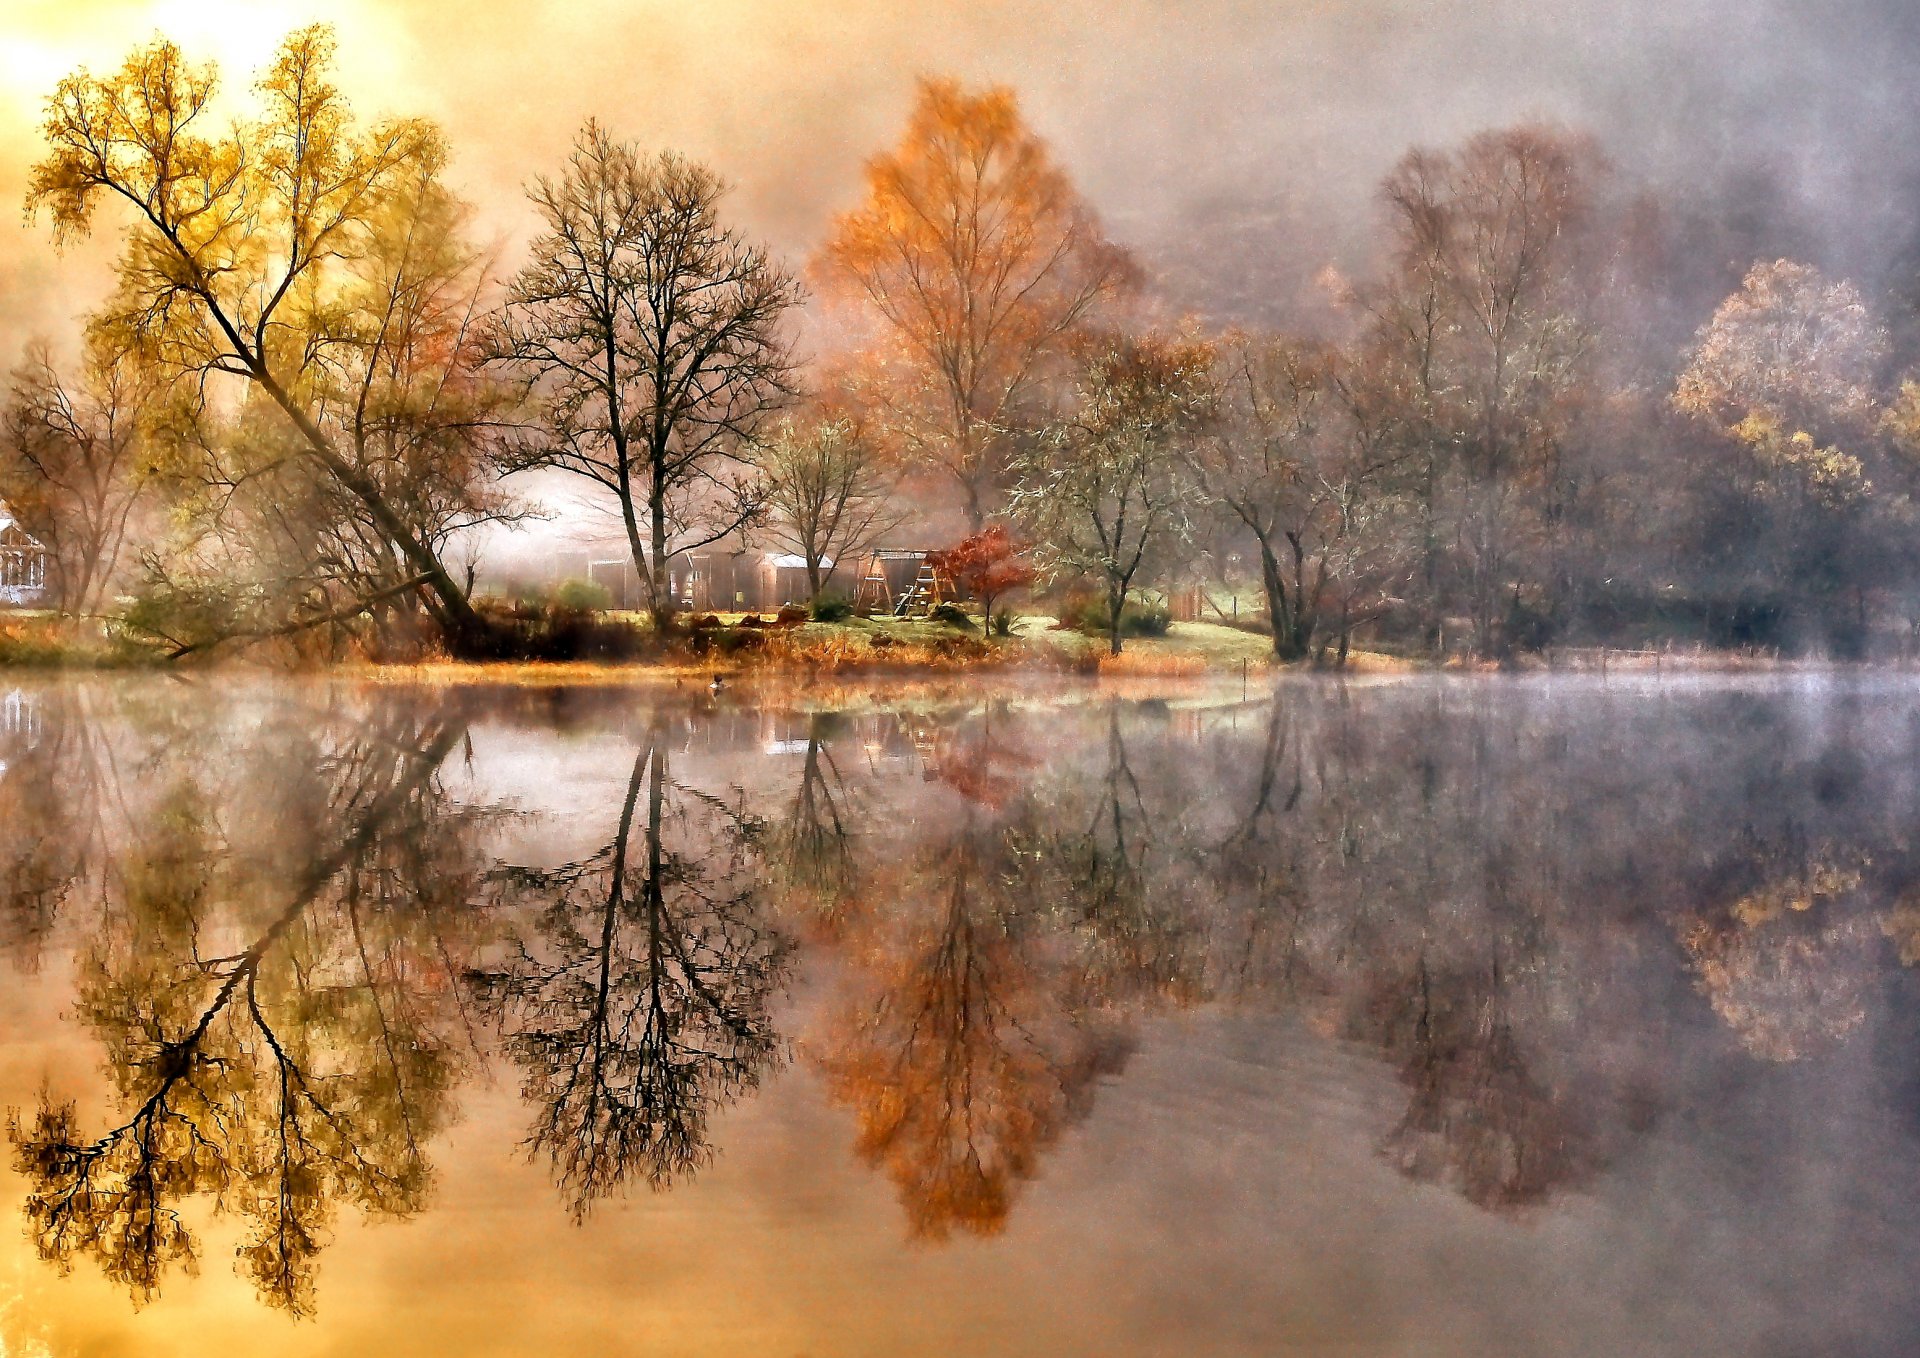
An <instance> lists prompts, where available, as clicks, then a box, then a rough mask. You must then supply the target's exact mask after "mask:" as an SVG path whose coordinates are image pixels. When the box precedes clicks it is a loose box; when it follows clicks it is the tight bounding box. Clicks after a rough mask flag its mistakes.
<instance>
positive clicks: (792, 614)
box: [774, 604, 807, 627]
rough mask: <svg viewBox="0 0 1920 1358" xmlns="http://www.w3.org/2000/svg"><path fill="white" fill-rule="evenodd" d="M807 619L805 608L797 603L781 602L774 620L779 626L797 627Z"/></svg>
mask: <svg viewBox="0 0 1920 1358" xmlns="http://www.w3.org/2000/svg"><path fill="white" fill-rule="evenodd" d="M806 620H807V610H806V609H805V608H804V607H802V606H801V605H799V604H783V605H781V608H780V612H779V613H778V614H777V615H775V617H774V622H775V624H776V625H778V626H780V627H798V626H799V625H800V624H801V623H803V622H805V621H806Z"/></svg>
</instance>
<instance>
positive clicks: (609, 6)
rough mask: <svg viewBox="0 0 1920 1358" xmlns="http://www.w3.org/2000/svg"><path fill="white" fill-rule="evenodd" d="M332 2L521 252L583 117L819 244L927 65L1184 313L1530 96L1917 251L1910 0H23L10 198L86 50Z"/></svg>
mask: <svg viewBox="0 0 1920 1358" xmlns="http://www.w3.org/2000/svg"><path fill="white" fill-rule="evenodd" d="M313 19H324V20H328V21H330V22H332V23H334V24H335V25H337V27H338V31H339V38H340V46H341V60H342V66H343V69H344V73H345V80H346V83H347V85H348V87H349V89H350V90H351V92H352V93H353V95H354V96H355V98H356V100H357V101H358V103H359V105H360V107H361V108H362V109H363V110H364V111H367V112H370V113H371V112H375V111H394V112H408V113H422V114H426V115H429V116H432V117H434V118H436V119H439V120H440V121H441V122H442V123H443V124H444V125H445V127H446V128H447V130H448V132H449V134H450V135H451V137H452V139H453V142H454V146H455V150H456V154H457V157H458V159H457V162H456V166H455V177H456V179H457V181H458V182H459V183H460V184H461V186H462V187H463V188H464V189H465V191H466V192H467V193H468V194H469V195H470V196H471V197H472V199H473V200H474V202H475V204H476V205H477V206H478V208H479V209H480V211H481V214H482V218H483V221H484V222H485V224H486V226H487V228H488V230H489V232H490V233H491V234H493V235H494V236H496V237H497V238H498V239H499V241H500V243H501V248H502V254H503V259H505V260H508V261H511V259H512V258H513V255H514V249H515V246H516V243H517V241H518V240H519V239H520V238H521V236H522V235H523V233H524V232H525V231H526V230H527V226H528V223H527V216H526V213H525V211H524V207H523V203H522V200H521V197H520V192H519V189H520V186H521V185H522V184H523V183H524V182H525V181H526V179H527V178H528V177H529V176H530V175H532V174H535V173H538V172H540V171H541V170H543V169H545V168H547V167H549V166H550V165H552V164H553V163H554V162H556V161H557V160H558V158H559V157H560V156H561V154H562V153H563V151H564V148H565V146H566V143H567V140H568V138H569V137H570V136H571V134H572V132H573V131H574V129H575V128H576V127H577V125H578V124H579V122H580V121H581V120H582V119H584V118H585V117H587V116H588V115H596V116H599V117H601V118H603V119H605V120H607V121H608V122H610V123H611V124H612V125H613V126H614V127H615V129H616V130H617V131H618V132H620V133H621V134H623V135H627V136H631V137H634V138H637V139H639V140H640V141H642V142H644V143H650V144H656V145H671V146H677V147H680V148H682V149H684V150H686V151H688V152H690V153H692V154H694V155H696V156H699V157H702V158H705V159H708V160H710V161H712V162H713V163H714V164H716V165H717V166H719V167H720V168H721V169H722V170H723V171H724V172H725V173H726V174H727V175H728V177H729V178H730V179H732V180H733V181H734V183H735V184H736V186H737V189H736V195H737V196H736V199H735V207H736V209H737V211H738V212H739V213H740V214H741V216H742V218H743V219H744V221H745V222H746V223H747V225H748V226H749V227H750V228H752V229H754V230H756V231H758V232H759V233H761V234H762V235H764V236H765V237H766V238H768V239H769V240H770V241H771V242H773V243H774V244H775V245H776V246H777V247H778V248H779V249H781V250H783V251H786V252H789V253H791V254H794V255H803V254H804V253H805V252H807V251H808V250H809V249H811V248H812V247H813V246H814V245H815V243H816V242H817V241H818V240H819V239H820V238H821V236H822V234H823V232H824V230H825V228H826V226H827V224H828V222H829V220H830V218H831V216H832V214H833V213H834V212H835V211H836V210H838V209H840V208H843V207H844V206H846V205H847V204H848V203H849V202H850V201H851V199H852V197H853V195H854V194H855V192H856V190H857V187H858V175H859V168H860V165H861V163H862V161H863V159H864V158H865V157H866V156H868V155H869V154H871V153H872V152H873V151H874V150H876V149H877V148H879V147H880V146H883V145H885V144H886V143H887V142H888V141H890V140H891V138H892V137H893V136H894V135H895V133H896V129H897V128H898V126H899V124H900V122H901V120H902V119H903V118H904V116H905V113H906V110H907V107H908V104H909V101H910V98H911V94H912V83H913V79H914V77H915V76H916V75H917V74H920V73H924V72H945V73H952V74H955V75H958V76H960V77H962V78H964V79H967V80H969V81H998V82H1004V83H1006V84H1009V85H1012V86H1013V87H1014V88H1016V89H1017V90H1018V91H1019V92H1020V95H1021V97H1022V99H1023V101H1024V104H1025V107H1026V111H1027V113H1028V116H1029V117H1030V118H1031V120H1032V121H1033V122H1034V123H1035V125H1036V126H1037V127H1038V128H1039V129H1041V130H1042V131H1043V132H1044V133H1045V134H1046V135H1047V136H1049V137H1050V138H1051V139H1052V141H1053V142H1054V144H1055V146H1056V148H1057V150H1058V151H1059V153H1060V155H1061V157H1062V159H1063V160H1064V161H1065V163H1066V164H1067V166H1068V167H1069V168H1070V169H1071V171H1072V172H1073V173H1074V175H1075V176H1076V177H1077V179H1078V180H1079V182H1080V184H1081V186H1082V188H1083V189H1084V191H1085V192H1086V193H1087V195H1088V197H1089V198H1090V199H1091V200H1092V201H1093V202H1094V203H1095V204H1096V205H1097V206H1098V207H1099V208H1100V209H1101V211H1102V212H1103V213H1104V214H1105V216H1106V218H1107V220H1108V222H1109V224H1110V226H1111V227H1112V229H1113V230H1114V231H1115V233H1116V234H1117V235H1118V236H1120V237H1121V238H1122V239H1123V240H1125V241H1126V242H1128V243H1129V244H1133V245H1135V246H1136V247H1138V248H1140V249H1141V250H1142V251H1143V253H1144V254H1145V255H1146V256H1147V258H1148V261H1149V263H1150V265H1157V266H1159V268H1160V270H1161V271H1163V272H1164V273H1165V274H1166V275H1167V277H1166V283H1167V287H1168V291H1169V294H1170V296H1169V298H1168V300H1169V301H1170V302H1171V303H1172V304H1173V305H1174V306H1176V307H1195V308H1204V309H1209V310H1212V311H1215V312H1220V313H1226V314H1228V315H1229V316H1233V317H1239V316H1253V317H1258V318H1263V319H1277V318H1278V316H1276V313H1281V314H1284V313H1285V311H1286V309H1287V308H1288V307H1291V306H1296V305H1298V304H1299V303H1300V299H1301V298H1302V297H1303V296H1306V295H1307V293H1308V292H1309V291H1310V289H1309V284H1308V280H1310V279H1311V278H1312V277H1313V276H1314V274H1315V273H1316V272H1317V271H1318V270H1319V268H1320V266H1321V265H1322V264H1324V263H1326V262H1328V261H1329V260H1339V261H1342V262H1344V263H1346V264H1348V265H1350V266H1351V265H1356V264H1358V263H1360V262H1361V261H1363V260H1364V257H1365V254H1366V249H1367V242H1368V239H1369V234H1370V233H1369V227H1370V224H1371V222H1372V216H1373V214H1372V209H1371V204H1370V195H1371V192H1372V188H1373V186H1374V184H1375V183H1376V182H1377V180H1378V178H1379V177H1380V175H1381V174H1382V173H1383V172H1384V171H1385V170H1386V169H1387V168H1388V167H1389V166H1390V165H1391V164H1392V162H1393V161H1394V160H1395V158H1397V157H1398V156H1399V155H1400V154H1401V153H1402V152H1403V151H1404V150H1405V149H1406V148H1407V147H1408V146H1409V145H1410V144H1414V143H1428V144H1440V143H1446V142H1449V141H1452V140H1456V139H1458V138H1460V137H1461V136H1463V135H1466V134H1468V133H1470V132H1472V131H1474V130H1476V129H1478V128H1481V127H1484V126H1488V125H1493V124H1498V123H1502V122H1510V121H1512V120H1515V119H1518V118H1527V117H1541V118H1547V119H1552V120H1557V121H1563V122H1566V123H1569V124H1572V125H1575V126H1581V127H1587V128H1591V129H1592V130H1594V131H1595V132H1596V133H1597V134H1598V135H1599V136H1600V138H1601V140H1602V142H1603V143H1604V145H1605V146H1606V148H1607V150H1608V151H1609V153H1610V154H1611V155H1612V156H1613V157H1614V158H1615V159H1616V161H1617V162H1618V163H1619V164H1620V165H1621V166H1622V168H1623V169H1625V170H1627V171H1629V172H1632V173H1633V174H1635V175H1644V176H1647V177H1649V178H1650V179H1652V180H1654V181H1656V182H1661V183H1665V184H1667V185H1672V186H1677V187H1680V188H1682V189H1683V190H1684V191H1685V194H1686V201H1687V202H1688V204H1689V205H1690V206H1691V207H1692V208H1694V209H1695V210H1697V211H1698V212H1699V213H1700V214H1701V215H1702V216H1703V217H1714V216H1718V217H1720V218H1721V219H1722V221H1723V225H1724V227H1725V229H1726V230H1727V231H1728V232H1729V233H1730V234H1731V235H1733V236H1734V237H1736V238H1744V239H1741V240H1740V242H1739V243H1740V244H1741V245H1742V246H1746V247H1750V248H1748V249H1746V250H1745V251H1744V253H1747V255H1748V258H1747V259H1735V258H1731V257H1730V258H1729V259H1727V260H1726V261H1725V263H1726V264H1727V265H1728V267H1729V268H1730V269H1735V270H1737V269H1739V268H1743V267H1744V266H1745V264H1746V263H1748V262H1751V257H1752V255H1753V254H1755V253H1762V252H1765V251H1766V250H1769V249H1773V250H1781V249H1786V248H1788V247H1789V246H1791V247H1793V248H1795V249H1796V250H1799V251H1800V252H1802V253H1808V254H1813V255H1816V256H1819V257H1821V258H1818V259H1816V261H1815V262H1820V263H1832V264H1833V265H1836V266H1839V267H1841V268H1842V269H1844V270H1847V271H1854V272H1868V273H1878V272H1882V271H1885V270H1887V269H1888V268H1890V267H1893V266H1894V264H1895V262H1896V261H1899V260H1904V259H1905V258H1907V257H1908V255H1909V254H1910V252H1911V248H1912V236H1913V231H1912V228H1911V227H1910V226H1909V225H1907V222H1908V220H1909V218H1910V216H1911V214H1910V213H1909V212H1908V211H1907V210H1906V209H1907V206H1908V204H1909V202H1910V200H1911V198H1912V196H1913V193H1914V188H1915V178H1916V175H1915V171H1916V169H1917V168H1920V167H1916V165H1915V153H1914V151H1913V150H1912V149H1911V138H1910V137H1909V135H1908V132H1907V129H1909V128H1910V127H1911V125H1912V119H1913V114H1914V113H1915V111H1916V107H1915V106H1916V103H1920V93H1917V92H1916V91H1915V89H1914V88H1913V86H1912V83H1911V81H1910V80H1909V79H1908V75H1909V72H1910V69H1911V65H1912V59H1913V57H1914V55H1915V54H1916V52H1920V15H1917V14H1916V13H1915V12H1914V10H1913V8H1912V7H1911V6H1908V5H1904V4H1900V3H1896V2H1894V0H1811V2H1810V3H1809V2H1807V0H1758V2H1757V3H1749V4H1742V5H1727V4H1724V3H1714V0H1618V2H1617V3H1610V4H1598V3H1566V2H1565V0H1560V2H1558V3H1540V2H1539V0H1425V2H1422V0H1345V2H1344V3H1311V2H1308V0H1286V2H1285V3H1277V4H1256V3H1246V2H1244V0H1193V2H1192V3H1184V4H1178V5H1175V4H1168V3H1119V4H1116V3H1095V2H1094V0H1067V2H1066V3H1060V4H1049V5H1037V4H1016V3H1000V2H997V0H984V2H983V3H974V4H969V5H967V6H964V7H960V8H959V9H958V10H956V7H954V6H951V5H946V4H936V3H931V2H930V0H884V2H883V0H841V2H840V3H836V4H833V5H828V6H796V5H787V4H778V3H770V2H769V0H715V2H714V3H708V4H702V5H698V6H689V5H682V4H675V3H669V2H668V0H624V2H622V0H584V2H583V3H577V4H571V5H568V6H565V7H564V9H563V10H562V9H556V8H552V7H550V8H549V9H548V10H547V11H546V12H544V13H542V14H541V17H540V18H539V19H538V20H537V21H535V22H529V20H528V17H527V10H526V8H525V7H524V6H521V5H516V4H508V3H501V2H500V0H480V2H478V3H470V4H463V5H461V6H458V7H457V8H456V7H452V6H448V5H445V4H441V3H431V2H430V0H388V2H386V3H382V2H381V0H340V2H338V3H332V4H313V3H308V4H301V3H285V2H284V0H276V2H275V3H243V2H242V0H214V2H213V3H207V4H187V3H180V2H179V0H145V2H142V3H134V2H131V0H114V2H104V0H87V2H86V3H79V4H72V3H53V0H15V2H14V3H12V4H10V5H9V6H8V7H7V13H6V15H5V17H0V71H4V76H5V86H4V89H0V146H4V155H0V195H4V196H5V197H7V198H9V199H13V200H16V201H17V199H18V197H19V195H20V192H21V189H22V186H23V184H24V180H25V175H26V172H27V168H28V166H29V165H30V164H31V163H32V161H33V160H34V158H35V156H36V155H37V153H38V150H39V146H38V139H37V137H36V135H35V130H34V129H35V123H36V120H37V117H38V110H39V105H40V101H41V100H42V99H43V98H44V97H45V95H46V94H47V92H48V91H49V90H50V89H51V87H52V85H53V83H54V82H55V80H57V79H58V77H59V76H60V75H61V74H62V73H64V72H66V71H67V70H70V69H72V68H73V67H74V66H76V65H80V64H90V65H92V66H94V67H96V68H106V67H108V66H110V65H112V64H114V63H117V61H118V60H119V59H120V57H121V56H122V55H124V53H125V51H126V49H127V48H128V47H129V46H131V45H132V44H133V43H134V42H136V41H138V40H139V39H141V38H143V37H144V36H146V35H147V34H148V33H150V32H152V31H165V32H166V33H168V34H169V35H170V36H173V37H175V38H176V39H177V40H179V41H180V42H181V43H182V44H183V46H185V47H186V48H187V49H188V50H189V51H190V52H195V53H200V54H205V55H210V56H214V57H216V58H218V59H219V60H220V61H221V62H222V64H223V69H224V70H225V71H226V74H227V79H228V83H229V85H230V86H233V85H235V84H236V83H237V82H238V81H240V80H243V79H244V78H245V75H246V73H247V72H248V71H249V70H251V69H252V68H253V67H255V66H257V65H258V64H259V63H260V62H261V61H263V60H264V59H265V58H266V57H267V56H268V54H269V53H270V51H271V49H272V46H273V44H274V43H275V42H276V41H277V40H278V38H279V37H280V36H282V35H283V34H284V33H285V32H286V31H287V30H288V29H291V28H293V27H295V26H297V25H299V24H301V23H304V22H308V21H310V20H313ZM1716 209H1718V211H1716ZM84 258H85V262H86V263H87V264H88V265H89V266H92V267H89V268H87V269H80V268H77V267H75V266H74V264H73V263H69V264H66V265H62V264H60V263H59V262H58V261H57V260H56V257H55V255H54V252H53V250H52V246H51V242H50V239H49V237H48V233H47V231H46V229H45V228H44V226H32V225H16V224H14V223H12V222H9V224H8V226H7V227H6V229H5V235H4V236H0V336H3V337H4V338H3V341H0V342H3V343H4V347H5V348H6V350H7V351H8V353H9V354H11V353H12V352H14V351H16V350H17V348H18V346H19V345H20V344H21V343H22V342H23V340H24V339H25V338H26V337H27V336H29V335H31V334H34V333H52V334H55V335H58V334H60V333H61V332H63V331H64V330H65V329H66V328H67V327H68V326H70V324H71V321H72V317H73V315H74V314H75V313H76V312H77V311H78V310H81V309H84V307H85V306H86V305H87V304H88V303H89V302H90V301H91V300H92V299H93V297H95V296H96V295H97V291H98V287H99V282H98V275H99V270H98V267H97V266H98V264H99V262H100V261H98V260H97V259H93V258H91V257H84Z"/></svg>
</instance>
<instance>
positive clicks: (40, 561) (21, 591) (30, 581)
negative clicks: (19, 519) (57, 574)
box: [0, 507, 47, 608]
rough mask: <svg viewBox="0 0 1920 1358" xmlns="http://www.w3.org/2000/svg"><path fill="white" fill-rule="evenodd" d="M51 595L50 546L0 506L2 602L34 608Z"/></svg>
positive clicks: (0, 596)
mask: <svg viewBox="0 0 1920 1358" xmlns="http://www.w3.org/2000/svg"><path fill="white" fill-rule="evenodd" d="M46 597H47V549H46V548H45V547H44V546H42V545H41V544H40V542H39V540H38V539H36V538H34V537H32V536H31V535H30V534H28V532H27V531H26V529H24V528H22V527H21V526H20V525H19V524H17V523H15V522H14V521H13V515H11V514H9V513H7V511H6V509H5V508H4V507H0V605H12V606H13V607H15V608H30V607H32V606H33V605H35V604H39V603H42V602H44V601H45V599H46Z"/></svg>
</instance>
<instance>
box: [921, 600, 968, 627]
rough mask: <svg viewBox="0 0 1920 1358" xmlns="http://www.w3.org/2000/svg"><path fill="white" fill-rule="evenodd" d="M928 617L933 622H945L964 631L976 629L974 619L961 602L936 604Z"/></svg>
mask: <svg viewBox="0 0 1920 1358" xmlns="http://www.w3.org/2000/svg"><path fill="white" fill-rule="evenodd" d="M927 617H928V619H929V620H931V621H933V622H938V623H944V624H946V625H947V626H948V627H958V628H959V629H960V630H961V631H963V632H971V631H973V630H974V627H973V619H972V618H971V617H969V616H967V610H966V609H964V608H962V607H960V605H959V604H950V603H949V604H935V605H934V606H933V608H932V610H931V611H930V612H928V614H927Z"/></svg>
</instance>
